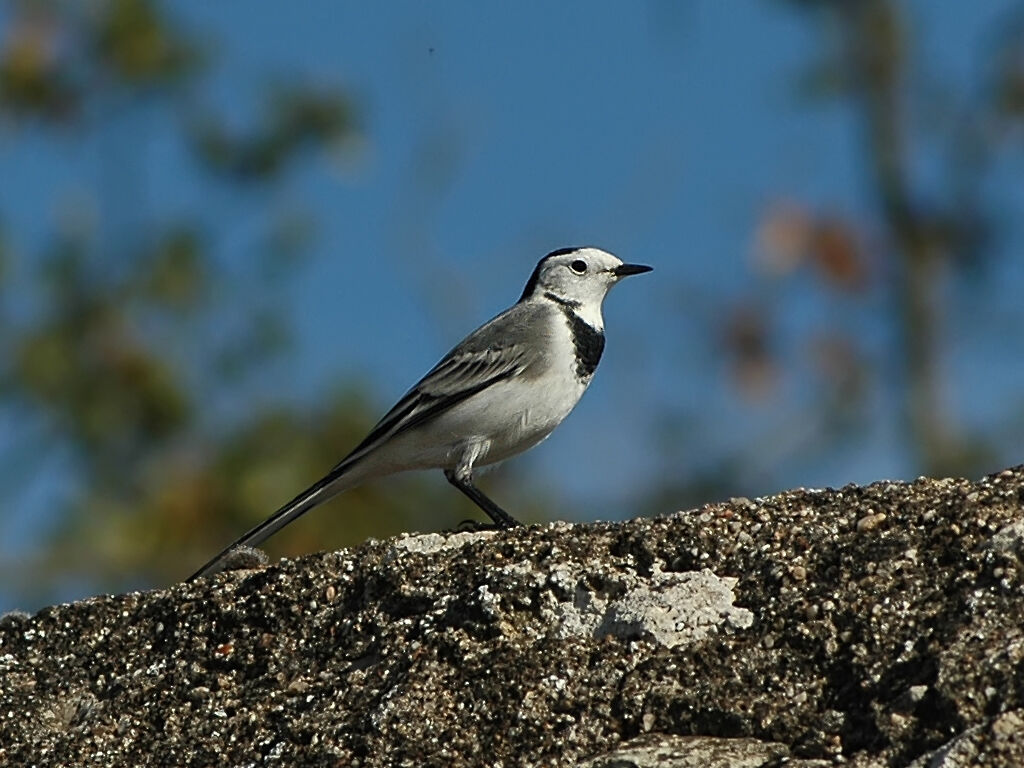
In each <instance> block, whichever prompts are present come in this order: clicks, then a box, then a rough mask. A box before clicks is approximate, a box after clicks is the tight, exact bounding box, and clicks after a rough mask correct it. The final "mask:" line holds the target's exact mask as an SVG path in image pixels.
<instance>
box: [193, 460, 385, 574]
mask: <svg viewBox="0 0 1024 768" xmlns="http://www.w3.org/2000/svg"><path fill="white" fill-rule="evenodd" d="M354 464H356V462H342V463H341V464H339V465H338V466H337V467H335V468H334V469H333V470H331V472H330V474H328V475H327V476H326V477H324V478H322V479H320V480H318V481H317V482H315V483H314V484H313V485H311V486H310V487H309V488H307V489H306V490H304V491H303V492H302V493H300V494H299V495H298V496H296V497H295V498H294V499H292V500H291V501H289V502H288V503H287V504H285V505H284V506H283V507H281V508H280V509H279V510H277V512H275V513H274V514H272V515H271V516H270V517H268V518H267V519H266V520H264V521H263V522H262V523H260V524H259V525H257V526H256V527H255V528H253V529H251V530H250V531H248V532H247V533H245V534H243V535H242V536H241V537H239V538H238V539H237V540H235V541H233V542H232V543H231V544H229V545H228V546H226V547H225V548H224V549H223V550H221V552H219V553H218V554H217V556H216V557H214V558H213V559H212V560H210V562H208V563H207V564H206V565H204V566H203V567H202V568H200V569H199V570H198V571H196V572H195V573H193V574H192V575H191V576H189V577H188V578H187V579H185V581H186V582H189V581H195V580H196V579H199V578H202V577H203V576H210V575H211V574H214V573H216V572H217V571H219V570H220V569H221V567H222V566H223V565H224V561H225V560H226V559H227V556H228V555H229V554H230V553H231V551H232V550H233V549H235V548H236V547H240V546H247V547H258V546H259V545H260V544H262V543H263V542H264V541H266V540H267V539H269V538H270V537H271V536H273V535H274V534H275V533H277V532H278V531H279V530H281V529H282V528H284V527H285V526H286V525H288V523H290V522H292V521H293V520H295V519H297V518H298V517H300V516H301V515H303V514H305V513H306V512H309V510H311V509H313V507H315V506H317V505H319V504H323V503H324V502H325V501H328V500H330V499H332V498H334V497H335V496H337V495H338V494H339V493H341V492H342V491H346V490H348V489H349V488H353V487H354V486H356V485H358V484H359V483H360V482H362V481H363V480H364V479H365V477H363V473H362V472H359V471H358V469H357V467H356V466H353V465H354ZM353 470H355V471H353Z"/></svg>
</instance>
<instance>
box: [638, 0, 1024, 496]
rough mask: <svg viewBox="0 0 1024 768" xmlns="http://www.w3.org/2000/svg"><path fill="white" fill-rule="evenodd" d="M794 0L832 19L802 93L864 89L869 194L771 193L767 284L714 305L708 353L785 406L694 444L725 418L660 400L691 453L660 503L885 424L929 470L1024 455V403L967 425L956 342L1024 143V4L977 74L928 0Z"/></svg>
mask: <svg viewBox="0 0 1024 768" xmlns="http://www.w3.org/2000/svg"><path fill="white" fill-rule="evenodd" d="M777 5H778V6H779V8H780V9H782V10H783V11H784V12H790V11H792V12H796V13H797V14H799V15H800V16H801V17H802V18H803V20H804V21H805V22H806V23H807V24H808V25H809V26H810V28H811V29H813V30H814V31H815V33H816V37H817V49H818V51H817V54H816V56H814V55H812V59H811V60H810V61H809V62H807V63H805V64H802V65H801V67H802V68H801V69H799V70H797V71H795V72H791V73H787V74H786V75H785V76H786V77H787V78H792V82H793V83H794V85H795V87H794V89H793V90H794V93H795V94H796V96H797V98H798V105H799V106H800V107H801V108H805V109H814V108H826V107H832V106H834V105H835V104H836V103H841V104H842V105H844V106H845V107H847V108H848V110H849V112H848V114H850V115H851V116H852V119H853V121H854V124H855V127H856V128H857V129H858V131H857V137H858V139H859V142H857V143H855V144H853V145H852V147H851V151H852V152H853V153H855V156H856V166H859V167H861V168H862V169H863V171H864V184H863V187H862V189H863V190H864V191H863V199H864V200H865V201H866V203H867V205H866V206H865V207H866V209H867V211H868V212H867V213H866V214H865V213H863V212H862V211H861V210H858V212H857V213H852V212H849V211H844V210H836V209H834V208H829V207H825V206H822V205H821V204H820V203H817V202H815V201H810V200H801V199H799V198H796V197H794V196H792V195H791V194H790V193H788V192H787V190H785V189H784V188H782V189H780V190H779V192H778V194H777V196H776V197H775V198H774V199H771V200H769V201H768V202H767V204H766V205H765V206H764V209H763V213H762V216H761V219H760V222H759V225H758V227H757V228H756V231H755V232H754V235H753V247H752V249H751V267H752V272H753V274H754V281H753V283H752V284H751V288H750V291H749V293H747V294H746V295H743V296H741V297H739V298H738V299H737V300H735V301H734V302H733V303H732V304H731V305H728V306H726V307H725V308H724V309H723V307H721V306H720V305H718V304H714V305H713V306H708V307H707V309H706V314H707V315H708V316H709V318H710V319H709V325H711V326H712V327H713V328H714V329H716V330H717V332H718V337H717V345H716V349H715V351H714V356H713V359H712V360H710V361H709V364H710V365H717V364H719V363H720V362H721V360H722V359H723V358H724V360H725V362H726V373H727V375H728V377H729V378H730V380H731V383H732V387H733V390H734V391H735V392H738V393H739V394H740V395H741V396H742V398H743V399H744V400H745V401H747V402H749V403H750V404H751V405H753V406H754V407H755V410H752V411H751V414H752V415H753V416H752V418H751V421H752V422H755V421H756V419H757V417H758V416H760V415H762V414H767V413H770V414H771V416H770V417H769V418H766V419H764V420H763V421H760V422H757V426H754V424H752V425H751V427H750V430H749V433H748V434H747V435H746V437H745V438H744V440H743V441H742V444H741V445H739V446H731V447H730V446H726V447H724V448H722V449H720V450H716V449H712V450H709V449H708V447H707V446H706V445H705V444H704V442H705V441H706V439H707V438H705V440H702V441H698V443H699V446H698V447H694V446H693V445H692V443H693V440H692V435H695V434H704V435H714V434H715V431H716V427H717V425H712V426H711V427H709V426H708V425H707V424H704V423H703V422H702V421H701V418H700V416H699V415H698V416H694V417H692V418H680V417H676V418H675V419H672V420H670V419H664V420H662V422H661V423H660V424H659V425H658V430H659V433H660V435H661V440H662V443H663V449H662V454H663V455H664V456H665V457H666V466H667V467H669V468H670V469H671V471H670V472H666V473H665V476H666V477H673V476H676V477H679V476H678V474H677V472H676V468H677V467H679V466H685V467H687V468H688V471H687V473H685V474H684V475H682V476H681V477H679V479H678V480H676V481H668V482H665V483H663V484H661V485H660V486H658V487H655V488H653V489H652V491H651V492H650V494H649V497H648V500H647V502H646V504H645V508H646V509H648V510H650V511H652V512H661V511H664V510H665V509H667V508H679V507H680V506H682V507H685V506H687V505H698V504H700V503H703V502H705V501H706V500H707V499H708V498H715V497H720V496H722V495H728V494H734V493H745V492H750V490H756V489H762V488H775V487H779V483H778V481H777V478H778V476H779V475H781V474H786V467H787V464H796V465H798V466H800V467H802V468H806V465H807V464H808V462H809V458H808V457H812V456H813V457H819V458H820V459H821V460H823V461H829V460H840V461H841V460H842V458H843V457H844V456H856V453H857V451H858V450H864V447H865V446H873V445H877V444H878V430H879V429H880V428H881V429H883V431H885V432H887V433H889V434H897V435H899V437H898V438H897V439H899V440H900V441H902V444H901V445H900V446H899V451H898V453H899V455H901V456H907V457H908V458H909V465H910V469H911V471H912V472H913V473H914V474H927V475H932V476H945V475H952V476H968V477H972V476H978V475H980V474H983V473H985V472H989V471H992V470H993V469H994V468H996V467H998V466H1000V465H1001V463H1002V462H1004V461H1019V445H1020V440H1021V437H1022V436H1024V431H1022V427H1021V421H1020V419H1019V418H1017V419H1007V420H1006V421H1005V423H1002V424H998V425H995V426H993V425H991V424H988V425H980V426H970V427H969V426H967V425H965V423H964V419H963V418H961V414H960V413H959V412H958V405H957V403H956V402H955V401H954V400H952V399H951V398H950V389H951V387H950V386H949V384H950V382H949V378H950V366H949V359H948V357H949V355H950V352H951V350H952V346H953V332H954V328H953V325H954V322H955V318H956V313H957V307H958V300H963V301H967V302H969V303H970V305H971V306H973V307H978V309H977V310H975V311H973V312H971V314H972V315H978V316H981V315H983V313H984V311H985V309H986V307H985V301H984V297H980V296H978V295H976V294H977V293H978V288H979V286H982V285H983V283H982V282H981V281H980V280H979V279H978V278H979V277H980V276H981V275H982V274H983V273H984V272H985V271H986V270H987V269H988V268H989V267H990V266H991V264H992V260H993V259H994V258H995V256H994V254H996V253H997V252H998V249H996V248H994V247H993V246H995V245H997V244H999V243H1000V236H1001V233H1002V230H1003V229H1004V228H1005V226H1006V224H1007V221H1006V219H1005V213H1006V212H1005V211H1004V209H1003V206H1004V205H1005V201H1002V200H999V199H993V196H992V194H991V189H992V187H991V185H988V186H986V182H987V181H988V179H989V177H990V176H991V175H992V173H993V171H996V170H997V169H998V166H999V165H1000V162H1001V161H1004V160H1006V159H1007V158H1008V157H1009V156H1010V155H1011V154H1013V153H1016V154H1017V156H1019V153H1020V151H1021V149H1022V148H1024V12H1021V11H1020V10H1016V11H1011V12H1008V13H1006V14H1005V15H1004V16H1003V17H1001V18H999V19H998V21H997V22H996V23H995V24H994V25H993V27H992V28H991V29H989V30H987V33H986V34H983V35H982V37H981V39H982V40H984V44H982V45H980V46H979V47H978V50H977V54H976V56H975V62H974V65H975V66H974V68H973V71H972V75H973V76H972V77H971V78H970V79H969V81H968V82H967V83H966V84H965V85H963V86H959V85H955V84H954V83H953V82H946V81H945V80H944V79H943V75H942V74H940V72H943V71H944V70H943V69H942V64H943V62H929V61H928V60H927V59H926V58H924V53H923V52H924V51H926V50H927V46H925V45H922V44H921V40H920V37H919V36H921V35H923V33H924V32H925V31H926V30H927V29H928V23H927V22H928V17H927V13H926V12H925V10H924V5H922V4H916V5H914V4H912V3H909V2H904V1H903V0H781V1H780V2H778V3H777ZM915 11H916V12H917V13H918V14H920V18H911V14H912V13H914V12H915ZM972 292H973V293H972ZM979 300H980V301H979ZM693 304H694V302H692V301H689V300H688V301H687V305H688V306H689V307H692V306H693ZM1018 320H1019V318H1018ZM962 337H963V332H961V338H962ZM1005 405H1006V410H1007V411H1009V410H1011V409H1012V408H1013V404H1011V403H1007V404H1005ZM872 432H874V434H872ZM684 436H685V437H684ZM1008 446H1012V447H1011V448H1010V450H1007V447H1008ZM709 457H710V458H709Z"/></svg>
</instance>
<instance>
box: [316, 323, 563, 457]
mask: <svg viewBox="0 0 1024 768" xmlns="http://www.w3.org/2000/svg"><path fill="white" fill-rule="evenodd" d="M546 315H547V313H546V312H545V311H544V309H543V308H541V307H537V306H536V305H534V306H533V307H532V311H531V309H530V308H528V307H526V306H524V305H522V304H516V305H514V306H513V307H511V308H510V309H508V310H506V311H505V312H503V313H502V314H500V315H498V316H497V317H495V318H494V319H493V320H491V321H490V322H489V323H487V324H486V325H483V326H481V327H480V328H478V329H477V330H476V331H474V332H473V333H471V334H470V335H469V336H467V337H466V338H465V339H464V340H463V341H462V342H461V343H460V344H459V345H458V346H457V347H455V349H453V350H452V351H451V352H449V353H448V354H447V355H445V356H444V357H443V358H442V359H441V361H440V362H439V363H438V364H437V365H435V366H434V367H433V368H431V369H430V371H428V372H427V374H426V375H425V376H424V377H423V378H422V379H420V380H419V382H418V383H417V384H416V386H414V387H413V388H412V389H410V390H409V391H408V392H406V393H405V395H404V396H403V397H402V399H401V400H399V401H398V402H397V403H396V404H395V406H394V407H393V408H392V409H391V410H390V411H388V412H387V413H386V414H384V417H383V418H382V419H381V420H380V421H379V422H377V424H376V426H374V428H373V429H372V430H370V434H368V435H367V436H366V439H364V440H363V441H362V442H361V443H360V444H359V445H357V446H356V448H355V449H354V450H353V451H352V452H351V453H350V454H349V455H348V456H346V457H345V458H344V459H342V460H341V461H340V462H339V463H338V464H337V465H336V466H335V467H334V469H333V470H332V474H333V473H334V472H336V471H338V470H340V469H342V468H344V467H346V466H347V465H349V464H350V463H351V462H353V461H355V460H357V459H359V458H361V457H362V456H363V455H365V454H366V453H368V452H369V451H371V450H373V449H374V448H376V447H377V446H378V445H380V444H381V443H383V442H385V441H387V440H390V439H391V438H393V437H396V436H397V435H400V434H402V433H403V432H406V431H408V430H410V429H413V428H414V427H416V426H418V425H420V424H422V423H423V422H425V421H427V420H428V419H431V418H433V417H435V416H437V415H438V414H440V413H442V412H444V411H446V410H448V409H449V408H451V407H452V406H453V405H456V404H457V403H460V402H462V401H463V400H466V399H468V398H470V397H472V396H473V395H475V394H477V393H478V392H482V391H483V390H485V389H487V388H488V387H490V386H493V385H494V384H497V383H498V382H500V381H504V380H506V379H509V378H512V377H513V376H518V375H520V374H522V373H524V372H525V371H526V370H527V369H529V368H534V367H536V366H539V365H543V364H544V363H545V362H546V355H544V354H543V350H544V349H545V348H546V345H545V344H544V340H545V336H546V335H547V333H548V330H547V329H548V327H549V325H548V318H547V316H546Z"/></svg>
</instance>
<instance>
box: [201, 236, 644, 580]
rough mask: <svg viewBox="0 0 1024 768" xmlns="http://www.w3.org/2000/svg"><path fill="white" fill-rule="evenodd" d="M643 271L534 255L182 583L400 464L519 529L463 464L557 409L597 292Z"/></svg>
mask: <svg viewBox="0 0 1024 768" xmlns="http://www.w3.org/2000/svg"><path fill="white" fill-rule="evenodd" d="M651 269H652V267H648V266H645V265H642V264H627V263H624V262H623V261H622V260H620V259H619V258H618V257H616V256H614V255H613V254H611V253H609V252H607V251H603V250H601V249H600V248H595V247H591V246H585V247H572V248H559V249H558V250H555V251H552V252H551V253H549V254H547V255H546V256H544V258H542V259H541V260H540V261H539V262H538V263H537V266H536V267H535V268H534V270H533V273H532V274H531V275H530V278H529V280H528V281H527V283H526V287H525V289H524V290H523V293H522V295H521V296H520V297H519V300H518V301H517V302H516V303H515V304H513V305H512V306H511V307H509V308H508V309H506V310H505V311H504V312H502V313H501V314H499V315H497V316H496V317H494V318H493V319H492V320H490V321H488V322H487V323H484V324H483V325H482V326H480V327H479V328H478V329H476V330H475V331H473V332H472V333H471V334H469V336H467V337H466V338H465V339H463V340H462V341H461V342H459V344H458V345H456V346H455V348H454V349H452V350H451V351H450V352H449V353H448V354H447V355H445V356H444V357H443V358H441V361H440V362H438V364H437V365H435V366H434V367H433V368H432V369H430V371H429V372H427V374H426V375H425V376H424V377H423V378H422V379H420V380H419V382H418V383H417V384H416V385H415V386H414V387H413V388H412V389H410V390H409V391H408V392H406V394H405V395H404V396H403V397H402V398H401V399H400V400H399V401H398V403H396V404H395V406H394V407H393V408H392V409H391V410H390V411H388V412H387V413H386V414H385V415H384V416H383V418H381V420H380V421H379V422H378V423H377V424H376V426H374V427H373V428H372V429H371V430H370V433H369V434H368V435H367V436H366V438H365V439H364V440H363V441H362V442H361V443H359V445H357V446H356V447H355V448H354V449H353V450H352V451H351V452H350V453H349V454H348V455H347V456H346V457H345V458H343V459H342V460H341V461H340V462H338V463H337V464H336V465H335V466H334V467H333V468H332V469H331V470H330V471H329V472H328V473H327V474H326V475H325V476H324V477H323V478H321V479H320V480H318V481H317V482H315V483H313V485H311V486H310V487H309V488H307V489H306V490H304V491H303V492H302V493H300V494H299V495H298V496H296V497H295V498H294V499H292V500H291V501H289V502H288V503H287V504H285V505H284V506H282V507H281V508H280V509H278V510H277V511H276V512H274V514H272V515H271V516H270V517H268V518H267V519H266V520H264V521H263V522H262V523H260V524H259V525H257V526H256V527H255V528H252V529H251V530H250V531H248V532H247V533H245V534H244V535H242V536H241V537H240V538H238V539H237V540H236V541H234V542H233V543H232V544H230V545H229V546H227V547H226V548H224V550H222V551H221V552H220V553H219V554H218V555H217V556H216V557H214V558H213V559H212V560H210V561H209V562H208V563H207V564H206V565H204V566H203V567H202V568H200V569H199V570H198V571H196V572H195V573H194V574H192V576H190V577H189V578H188V579H187V581H194V580H195V579H198V578H201V577H205V576H209V575H212V574H214V573H216V572H217V571H218V570H221V569H222V567H223V566H224V564H225V562H226V561H227V560H228V559H230V556H231V555H232V553H233V552H235V551H236V548H252V547H257V546H259V544H261V543H262V542H263V541H265V540H266V539H267V538H269V537H270V536H272V535H273V534H274V533H276V532H277V531H279V530H281V529H282V528H284V527H285V526H286V525H288V524H289V523H291V522H293V521H294V520H295V519H296V518H298V517H299V516H300V515H303V514H305V513H306V512H308V511H309V510H311V509H313V508H314V507H316V506H318V505H320V504H322V503H324V502H325V501H328V500H329V499H332V498H334V497H335V496H337V495H338V494H339V493H341V492H342V491H345V490H348V489H350V488H354V487H355V486H357V485H360V484H361V483H363V482H365V481H367V480H370V479H374V478H379V477H384V476H387V475H391V474H395V473H398V472H404V471H406V470H412V469H441V470H443V471H444V476H445V478H447V480H448V482H449V483H451V484H452V485H453V486H455V487H456V488H457V489H458V490H459V491H461V492H462V493H463V494H465V495H466V496H468V497H469V498H470V499H471V500H472V501H473V502H474V503H475V504H476V505H477V506H478V507H480V509H482V510H483V511H484V512H485V513H486V514H487V515H488V517H490V518H491V520H492V521H493V525H492V526H490V527H494V528H501V529H503V528H512V527H515V526H518V525H521V523H520V522H519V521H518V520H516V519H515V518H514V517H513V516H512V515H510V514H509V513H508V512H506V511H505V510H504V509H502V508H501V507H500V506H498V505H497V504H496V503H495V502H494V501H492V500H491V499H490V498H488V497H487V496H486V495H485V494H484V493H483V491H481V490H480V489H479V488H478V487H477V486H476V485H475V484H474V483H473V470H474V469H475V468H477V467H483V466H487V465H492V464H496V463H498V462H500V461H504V460H505V459H507V458H509V457H511V456H514V455H516V454H519V453H522V452H523V451H525V450H527V449H529V448H532V447H533V446H535V445H537V443H539V442H541V441H542V440H544V439H545V438H546V437H547V436H548V435H550V434H551V432H552V431H553V430H554V428H555V427H557V426H558V425H559V424H560V423H561V422H562V421H563V420H564V419H565V417H566V416H568V415H569V413H570V412H571V411H572V410H573V408H575V407H576V404H577V403H578V402H579V400H580V398H581V397H582V396H583V393H584V392H585V391H586V389H587V387H588V386H589V385H590V382H591V380H592V379H593V376H594V371H595V370H596V368H597V364H598V362H599V361H600V359H601V354H602V352H603V351H604V345H605V338H604V319H603V317H602V314H601V309H602V305H603V303H604V299H605V296H606V295H607V294H608V291H609V290H610V289H611V288H612V286H614V285H615V284H616V283H618V282H619V281H620V280H621V279H622V278H624V277H628V276H629V275H637V274H641V273H643V272H650V271H651ZM239 551H241V550H239Z"/></svg>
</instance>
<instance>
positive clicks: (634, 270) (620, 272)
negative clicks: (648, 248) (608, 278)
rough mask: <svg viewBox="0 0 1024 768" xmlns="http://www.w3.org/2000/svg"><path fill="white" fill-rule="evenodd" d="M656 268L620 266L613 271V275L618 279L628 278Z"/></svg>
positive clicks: (641, 265)
mask: <svg viewBox="0 0 1024 768" xmlns="http://www.w3.org/2000/svg"><path fill="white" fill-rule="evenodd" d="M652 269H654V267H648V266H645V265H643V264H619V266H617V267H616V268H615V269H613V270H612V274H614V275H615V276H616V277H626V276H627V275H640V274H643V273H644V272H650V271H651V270H652Z"/></svg>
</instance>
